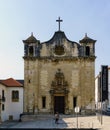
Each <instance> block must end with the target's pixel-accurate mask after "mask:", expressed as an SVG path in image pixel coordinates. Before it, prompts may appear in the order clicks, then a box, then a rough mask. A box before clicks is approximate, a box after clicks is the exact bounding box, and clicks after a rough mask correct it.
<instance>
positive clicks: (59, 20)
mask: <svg viewBox="0 0 110 130" xmlns="http://www.w3.org/2000/svg"><path fill="white" fill-rule="evenodd" d="M56 22H58V26H59V31H60V22H63V20H61V19H60V17H59V18H58V20H56Z"/></svg>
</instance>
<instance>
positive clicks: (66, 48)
mask: <svg viewBox="0 0 110 130" xmlns="http://www.w3.org/2000/svg"><path fill="white" fill-rule="evenodd" d="M56 21H57V22H58V31H56V32H55V33H54V35H53V37H52V38H50V40H48V41H45V42H43V43H42V42H40V40H37V39H36V38H35V37H34V36H33V34H31V36H30V37H29V38H27V39H26V40H23V43H24V56H23V59H24V113H34V114H37V113H55V112H59V113H63V114H72V113H74V111H75V107H76V106H78V107H79V108H86V107H88V106H92V105H94V104H95V102H94V101H95V99H94V98H95V58H96V56H95V42H96V40H93V39H91V38H89V37H88V36H87V34H85V37H84V38H83V39H81V40H79V43H77V42H75V41H71V40H69V39H68V38H67V37H66V35H65V33H64V32H63V31H61V29H60V23H61V22H62V20H61V19H60V17H59V19H58V20H56Z"/></svg>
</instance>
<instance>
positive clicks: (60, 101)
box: [54, 96, 65, 114]
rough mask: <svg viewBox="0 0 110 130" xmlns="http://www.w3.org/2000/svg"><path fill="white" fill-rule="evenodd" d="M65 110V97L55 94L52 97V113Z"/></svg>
mask: <svg viewBox="0 0 110 130" xmlns="http://www.w3.org/2000/svg"><path fill="white" fill-rule="evenodd" d="M64 110H65V97H64V96H55V97H54V113H55V112H59V113H62V114H64Z"/></svg>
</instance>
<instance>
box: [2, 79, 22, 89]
mask: <svg viewBox="0 0 110 130" xmlns="http://www.w3.org/2000/svg"><path fill="white" fill-rule="evenodd" d="M0 83H1V84H3V85H5V86H7V87H23V84H21V83H20V82H18V81H16V80H14V79H13V78H9V79H6V80H0Z"/></svg>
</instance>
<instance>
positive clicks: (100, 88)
mask: <svg viewBox="0 0 110 130" xmlns="http://www.w3.org/2000/svg"><path fill="white" fill-rule="evenodd" d="M95 103H96V109H100V108H102V109H103V110H106V108H107V106H110V67H108V66H107V65H102V66H101V72H99V74H98V75H97V77H96V78H95ZM101 103H102V105H101Z"/></svg>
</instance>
